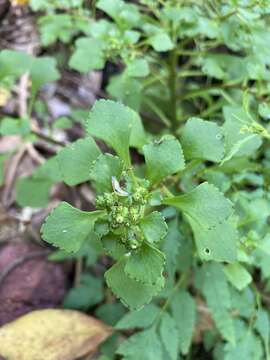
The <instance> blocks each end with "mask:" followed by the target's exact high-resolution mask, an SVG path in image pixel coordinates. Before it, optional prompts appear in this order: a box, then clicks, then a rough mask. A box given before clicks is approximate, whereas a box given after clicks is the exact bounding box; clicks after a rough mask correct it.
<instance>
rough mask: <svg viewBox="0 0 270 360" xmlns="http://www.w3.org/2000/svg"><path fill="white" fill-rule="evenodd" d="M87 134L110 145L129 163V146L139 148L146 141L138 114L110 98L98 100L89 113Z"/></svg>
mask: <svg viewBox="0 0 270 360" xmlns="http://www.w3.org/2000/svg"><path fill="white" fill-rule="evenodd" d="M87 129H88V132H89V134H91V135H93V136H95V137H97V138H98V139H101V140H103V141H105V143H107V145H109V146H111V147H112V148H113V149H114V150H115V151H116V153H117V154H118V155H119V157H120V158H121V159H122V160H124V162H125V163H126V164H127V165H130V154H129V146H133V147H137V148H141V147H142V146H143V145H144V144H145V141H146V137H145V132H144V129H143V126H142V122H141V119H140V117H139V115H138V114H137V113H136V112H135V111H134V110H132V109H130V108H129V107H127V106H124V105H123V104H121V103H118V102H115V101H111V100H99V101H97V102H96V103H95V105H94V106H93V108H92V110H91V111H90V114H89V119H88V122H87Z"/></svg>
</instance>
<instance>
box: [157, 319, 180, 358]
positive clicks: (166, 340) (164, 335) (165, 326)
mask: <svg viewBox="0 0 270 360" xmlns="http://www.w3.org/2000/svg"><path fill="white" fill-rule="evenodd" d="M181 326H184V324H181ZM159 331H160V337H161V340H162V342H163V345H164V347H165V349H166V351H167V353H168V355H169V359H170V360H177V355H178V347H179V335H178V331H177V324H176V318H175V317H172V316H171V315H170V314H168V313H167V312H165V313H164V314H163V315H162V318H161V321H160V329H159Z"/></svg>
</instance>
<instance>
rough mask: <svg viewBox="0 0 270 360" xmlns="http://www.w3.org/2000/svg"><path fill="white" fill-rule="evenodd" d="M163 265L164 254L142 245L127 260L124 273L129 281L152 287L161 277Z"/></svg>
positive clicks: (147, 245) (149, 246)
mask: <svg viewBox="0 0 270 360" xmlns="http://www.w3.org/2000/svg"><path fill="white" fill-rule="evenodd" d="M164 264H165V256H164V254H163V253H162V252H161V251H159V250H158V249H157V248H155V247H153V246H151V245H149V244H146V243H144V244H143V245H142V246H141V247H140V248H139V249H137V250H135V251H133V252H132V253H131V255H130V256H129V257H128V258H127V262H126V266H125V273H126V274H127V276H129V277H130V278H131V279H134V280H136V281H139V282H142V283H144V284H150V285H151V284H152V285H154V284H156V282H157V281H158V279H159V278H160V277H161V275H162V271H163V268H164Z"/></svg>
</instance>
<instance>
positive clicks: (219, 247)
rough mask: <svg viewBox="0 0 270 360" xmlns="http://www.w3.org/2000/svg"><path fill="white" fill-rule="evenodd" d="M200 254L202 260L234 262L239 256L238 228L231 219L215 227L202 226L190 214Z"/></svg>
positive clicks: (190, 221)
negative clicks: (204, 227) (203, 227)
mask: <svg viewBox="0 0 270 360" xmlns="http://www.w3.org/2000/svg"><path fill="white" fill-rule="evenodd" d="M187 217H188V220H189V223H190V225H191V227H192V230H193V233H194V237H195V242H196V246H197V250H198V253H199V256H200V258H201V259H202V260H207V261H209V260H214V261H220V262H221V261H226V262H233V261H235V260H236V258H237V246H236V241H237V229H236V228H235V225H234V223H233V221H232V220H231V219H228V220H224V221H223V222H221V223H218V224H216V225H215V226H214V227H211V228H208V229H202V227H201V226H200V225H199V224H198V223H197V222H196V221H194V220H193V219H192V218H190V217H189V216H187Z"/></svg>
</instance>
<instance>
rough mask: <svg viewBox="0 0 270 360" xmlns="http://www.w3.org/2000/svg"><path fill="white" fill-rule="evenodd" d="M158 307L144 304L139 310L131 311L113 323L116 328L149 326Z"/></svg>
mask: <svg viewBox="0 0 270 360" xmlns="http://www.w3.org/2000/svg"><path fill="white" fill-rule="evenodd" d="M159 312H160V309H159V308H158V307H157V306H156V305H154V304H149V305H146V306H144V307H143V308H142V309H141V310H138V311H131V312H129V313H127V314H125V315H124V317H122V319H121V320H119V321H118V323H117V324H116V325H115V328H116V329H123V330H127V329H134V328H141V329H142V328H147V327H149V326H151V325H152V324H153V322H154V320H155V319H156V317H157V316H158V314H159Z"/></svg>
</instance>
